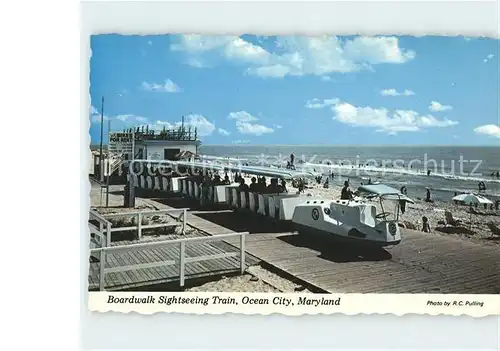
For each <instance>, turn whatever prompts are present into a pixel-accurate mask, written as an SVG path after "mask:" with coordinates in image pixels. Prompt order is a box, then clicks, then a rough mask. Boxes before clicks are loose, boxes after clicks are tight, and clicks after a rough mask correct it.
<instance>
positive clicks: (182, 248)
mask: <svg viewBox="0 0 500 351" xmlns="http://www.w3.org/2000/svg"><path fill="white" fill-rule="evenodd" d="M247 234H248V232H243V233H230V234H220V235H215V236H204V237H199V238H182V239H174V240H163V241H156V242H148V243H141V244H131V245H120V246H111V247H101V248H95V249H91V250H90V252H91V254H94V253H95V254H99V256H100V257H101V259H100V262H99V290H100V291H104V290H105V280H104V277H105V275H106V274H107V273H117V272H125V271H131V270H137V269H145V268H154V267H164V266H171V265H174V264H177V263H178V264H179V283H180V286H181V287H184V283H185V266H186V264H187V263H192V262H200V261H208V260H215V259H221V258H226V257H236V256H239V258H240V273H241V274H243V273H244V272H245V269H246V263H245V236H246V235H247ZM237 236H239V237H240V247H239V252H224V253H221V254H213V255H205V256H198V257H186V245H188V244H192V243H200V242H202V243H205V242H210V241H223V240H225V239H227V238H232V237H237ZM173 245H179V256H178V257H177V258H176V259H173V260H172V259H169V260H163V261H159V262H158V261H157V262H149V263H138V264H133V265H128V266H120V267H110V268H106V267H105V266H106V253H108V252H121V251H129V250H137V249H152V248H160V247H166V246H173Z"/></svg>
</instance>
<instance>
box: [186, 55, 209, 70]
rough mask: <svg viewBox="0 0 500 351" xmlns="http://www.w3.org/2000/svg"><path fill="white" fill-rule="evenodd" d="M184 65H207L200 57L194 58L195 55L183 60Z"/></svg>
mask: <svg viewBox="0 0 500 351" xmlns="http://www.w3.org/2000/svg"><path fill="white" fill-rule="evenodd" d="M185 64H186V65H189V66H191V67H196V68H206V67H209V65H207V64H206V63H204V62H203V61H202V60H201V59H199V58H195V57H190V58H188V59H187V60H186V62H185Z"/></svg>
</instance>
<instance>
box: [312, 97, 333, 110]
mask: <svg viewBox="0 0 500 351" xmlns="http://www.w3.org/2000/svg"><path fill="white" fill-rule="evenodd" d="M338 103H339V99H336V98H334V99H323V101H321V100H320V99H316V98H314V99H312V100H307V102H306V104H305V105H304V106H305V107H306V108H313V109H320V108H324V107H326V106H331V105H335V104H338Z"/></svg>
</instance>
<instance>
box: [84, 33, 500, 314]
mask: <svg viewBox="0 0 500 351" xmlns="http://www.w3.org/2000/svg"><path fill="white" fill-rule="evenodd" d="M90 49H91V52H92V55H91V58H90V75H89V79H90V101H91V105H90V106H89V119H90V130H89V133H90V136H91V145H90V149H89V157H90V160H91V162H90V169H89V171H88V174H89V182H90V188H91V191H90V198H91V201H90V202H91V208H90V209H89V217H88V228H89V232H88V242H89V256H88V262H89V263H88V264H89V270H88V291H89V300H88V304H89V306H88V307H89V309H90V310H92V311H100V312H106V311H116V312H130V311H136V312H140V313H144V314H151V313H156V312H170V313H172V312H176V313H192V314H205V313H210V314H221V313H227V312H230V313H240V314H263V315H268V314H272V313H280V314H284V315H293V316H296V315H304V314H333V313H343V314H359V313H365V314H366V313H368V314H369V313H391V314H396V315H403V314H408V313H417V314H429V315H437V314H446V315H463V314H465V315H469V316H474V317H482V316H487V315H500V298H499V296H500V295H499V294H500V269H499V267H500V265H499V262H500V246H499V245H500V158H499V157H498V155H499V153H498V147H499V138H500V127H499V121H498V96H499V95H500V92H499V86H498V69H499V68H498V67H499V63H498V40H497V39H490V38H486V37H482V38H479V37H464V36H455V37H450V36H421V37H414V36H399V35H378V36H376V35H374V36H339V35H321V36H304V35H297V36H291V35H276V36H262V35H252V34H245V35H239V36H238V35H202V34H192V33H185V34H157V35H141V36H138V35H118V34H98V35H93V36H92V37H91V40H90Z"/></svg>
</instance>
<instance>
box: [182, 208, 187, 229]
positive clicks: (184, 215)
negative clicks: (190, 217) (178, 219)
mask: <svg viewBox="0 0 500 351" xmlns="http://www.w3.org/2000/svg"><path fill="white" fill-rule="evenodd" d="M186 217H187V216H186V209H184V210H182V235H185V234H186V219H187V218H186Z"/></svg>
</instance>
